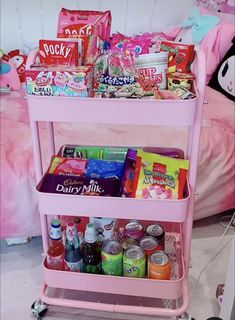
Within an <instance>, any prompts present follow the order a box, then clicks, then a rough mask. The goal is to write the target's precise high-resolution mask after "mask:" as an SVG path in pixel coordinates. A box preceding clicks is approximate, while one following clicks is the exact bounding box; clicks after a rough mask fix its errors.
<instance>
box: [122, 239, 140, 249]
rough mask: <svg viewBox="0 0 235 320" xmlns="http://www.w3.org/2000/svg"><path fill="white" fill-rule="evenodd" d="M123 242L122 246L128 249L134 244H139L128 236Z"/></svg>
mask: <svg viewBox="0 0 235 320" xmlns="http://www.w3.org/2000/svg"><path fill="white" fill-rule="evenodd" d="M121 244H122V248H123V249H124V250H126V249H127V248H130V247H132V246H138V242H137V241H136V240H135V239H133V238H126V239H123V241H122V242H121Z"/></svg>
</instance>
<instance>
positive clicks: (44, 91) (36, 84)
mask: <svg viewBox="0 0 235 320" xmlns="http://www.w3.org/2000/svg"><path fill="white" fill-rule="evenodd" d="M92 89H93V88H92V67H66V66H47V67H45V66H44V67H33V68H32V67H31V69H28V70H26V92H27V94H31V95H36V96H68V97H80V98H86V97H90V96H91V95H92Z"/></svg>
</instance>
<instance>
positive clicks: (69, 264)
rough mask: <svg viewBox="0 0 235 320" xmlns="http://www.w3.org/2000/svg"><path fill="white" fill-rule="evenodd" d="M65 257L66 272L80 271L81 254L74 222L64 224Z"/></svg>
mask: <svg viewBox="0 0 235 320" xmlns="http://www.w3.org/2000/svg"><path fill="white" fill-rule="evenodd" d="M65 232H66V240H65V257H64V264H65V270H66V271H75V272H80V271H82V252H81V249H80V243H79V238H78V232H77V227H76V224H75V222H74V221H71V222H68V223H67V224H66V231H65Z"/></svg>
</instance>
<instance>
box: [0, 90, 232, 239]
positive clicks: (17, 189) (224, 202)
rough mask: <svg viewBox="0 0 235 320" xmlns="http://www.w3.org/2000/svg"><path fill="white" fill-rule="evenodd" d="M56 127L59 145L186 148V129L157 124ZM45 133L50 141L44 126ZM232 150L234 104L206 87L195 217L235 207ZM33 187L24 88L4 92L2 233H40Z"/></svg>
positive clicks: (5, 234) (32, 165) (44, 152)
mask: <svg viewBox="0 0 235 320" xmlns="http://www.w3.org/2000/svg"><path fill="white" fill-rule="evenodd" d="M42 107H43V106H42ZM123 116H125V115H123ZM55 132H56V146H57V148H59V146H60V145H62V144H64V143H80V144H91V145H96V144H99V145H101V144H104V145H105V144H111V145H125V144H126V142H127V141H128V144H129V145H139V146H141V145H147V146H165V147H166V146H168V147H170V146H173V147H180V148H184V147H185V143H186V137H185V133H186V132H185V129H183V128H180V129H179V128H178V129H175V130H174V132H173V131H169V129H168V128H159V127H158V128H154V127H150V128H146V127H126V126H107V125H106V126H100V125H99V126H98V125H90V124H89V125H80V126H78V125H76V124H74V125H72V126H71V125H68V124H57V125H56V126H55ZM41 134H42V137H43V138H42V139H43V141H47V136H46V130H45V126H44V125H42V126H41ZM234 153H235V151H234V103H233V102H232V101H230V100H228V99H227V98H226V97H225V96H223V95H222V94H220V93H219V92H217V91H215V90H213V89H211V88H209V87H206V93H205V108H204V117H203V124H202V134H201V147H200V159H199V167H198V182H197V193H198V195H197V196H196V206H195V213H194V219H195V220H196V219H201V218H204V217H207V216H211V215H214V214H217V213H219V212H223V211H226V210H229V209H231V208H234V207H235V197H234V181H235V168H234ZM43 154H44V155H46V154H47V150H46V147H44V149H43ZM45 158H46V157H45ZM47 164H48V162H46V161H45V166H46V165H47ZM34 186H35V177H34V162H33V158H32V142H31V136H30V127H29V117H28V110H27V101H26V99H24V95H23V93H20V92H14V93H11V94H9V95H7V94H6V95H3V96H1V238H10V237H23V236H35V235H39V234H40V220H39V213H38V209H37V198H36V194H35V192H34ZM55 214H56V212H55ZM91 215H92V213H91Z"/></svg>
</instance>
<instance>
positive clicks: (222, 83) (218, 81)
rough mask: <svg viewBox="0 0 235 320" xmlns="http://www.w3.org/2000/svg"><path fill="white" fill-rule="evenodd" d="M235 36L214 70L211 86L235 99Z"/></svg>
mask: <svg viewBox="0 0 235 320" xmlns="http://www.w3.org/2000/svg"><path fill="white" fill-rule="evenodd" d="M234 68H235V37H234V38H233V40H232V45H231V47H230V48H229V50H228V51H227V53H226V54H225V56H224V58H223V59H222V61H221V62H220V63H219V65H218V67H217V69H216V71H215V72H214V74H213V76H212V78H211V80H210V82H209V84H208V85H209V87H211V88H213V89H215V90H217V91H219V92H221V93H223V94H224V95H226V96H227V97H228V98H229V99H231V100H233V101H235V89H234V87H235V71H234V70H235V69H234Z"/></svg>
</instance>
